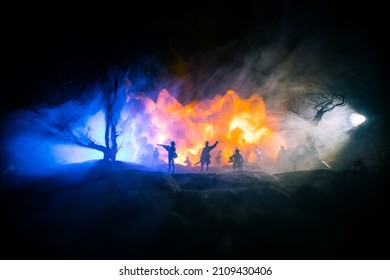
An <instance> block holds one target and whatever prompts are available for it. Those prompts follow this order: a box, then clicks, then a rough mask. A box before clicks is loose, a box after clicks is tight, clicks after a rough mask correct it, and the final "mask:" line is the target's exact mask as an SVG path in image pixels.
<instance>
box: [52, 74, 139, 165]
mask: <svg viewBox="0 0 390 280" xmlns="http://www.w3.org/2000/svg"><path fill="white" fill-rule="evenodd" d="M117 91H118V79H115V81H114V89H113V90H105V93H104V94H105V108H104V109H105V110H104V112H105V124H104V125H105V133H104V145H102V144H98V143H97V142H96V140H95V139H93V137H92V136H91V133H90V131H91V129H90V128H87V129H86V130H74V129H72V128H71V123H69V122H65V123H64V122H62V121H61V120H57V121H56V123H55V124H54V126H55V127H54V129H51V131H52V133H53V131H61V133H60V135H56V136H58V137H60V138H61V139H62V140H65V142H69V143H73V144H76V145H78V146H80V147H84V148H89V149H94V150H98V151H100V152H102V153H103V160H106V161H111V162H114V161H116V155H117V153H118V151H119V149H120V145H118V143H117V138H118V136H119V135H121V133H122V132H123V131H124V126H125V124H126V123H127V122H129V121H130V120H131V119H132V118H133V117H134V116H131V117H128V118H127V119H126V120H125V121H124V122H122V123H121V124H120V126H119V124H118V117H117V114H118V112H117V110H118V107H116V106H115V104H116V102H117ZM118 128H120V129H118ZM56 134H57V133H56Z"/></svg>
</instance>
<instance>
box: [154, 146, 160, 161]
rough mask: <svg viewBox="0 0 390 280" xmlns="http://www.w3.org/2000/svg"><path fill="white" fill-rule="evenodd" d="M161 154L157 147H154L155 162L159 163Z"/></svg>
mask: <svg viewBox="0 0 390 280" xmlns="http://www.w3.org/2000/svg"><path fill="white" fill-rule="evenodd" d="M159 155H160V153H159V152H158V149H157V147H156V148H154V151H153V164H157V163H158V157H159Z"/></svg>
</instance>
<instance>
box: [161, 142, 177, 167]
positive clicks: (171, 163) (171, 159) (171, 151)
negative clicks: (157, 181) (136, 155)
mask: <svg viewBox="0 0 390 280" xmlns="http://www.w3.org/2000/svg"><path fill="white" fill-rule="evenodd" d="M157 146H161V147H163V148H164V149H165V150H167V151H168V173H175V158H177V153H176V143H175V141H171V145H170V146H168V145H163V144H157Z"/></svg>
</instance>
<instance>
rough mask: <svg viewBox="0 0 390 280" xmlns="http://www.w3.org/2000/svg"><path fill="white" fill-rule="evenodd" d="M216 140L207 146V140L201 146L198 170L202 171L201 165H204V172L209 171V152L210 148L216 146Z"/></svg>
mask: <svg viewBox="0 0 390 280" xmlns="http://www.w3.org/2000/svg"><path fill="white" fill-rule="evenodd" d="M217 145H218V141H216V142H215V143H214V144H213V145H211V146H209V141H206V142H205V146H204V147H203V150H202V154H201V155H200V161H199V162H200V172H201V173H203V167H204V165H206V173H207V172H208V171H209V165H210V163H211V156H210V152H211V150H212V149H214V148H215V147H217Z"/></svg>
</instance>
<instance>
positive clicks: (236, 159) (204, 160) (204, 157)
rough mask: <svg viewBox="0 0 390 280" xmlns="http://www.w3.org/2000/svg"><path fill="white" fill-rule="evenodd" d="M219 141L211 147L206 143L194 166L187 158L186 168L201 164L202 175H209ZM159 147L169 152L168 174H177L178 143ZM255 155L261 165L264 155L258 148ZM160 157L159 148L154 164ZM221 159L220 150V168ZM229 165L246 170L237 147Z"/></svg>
mask: <svg viewBox="0 0 390 280" xmlns="http://www.w3.org/2000/svg"><path fill="white" fill-rule="evenodd" d="M218 143H219V142H218V141H216V142H215V143H214V144H212V145H210V143H209V141H206V142H205V146H204V147H203V149H202V152H201V155H200V160H199V161H198V162H197V163H195V164H192V163H191V161H190V160H189V158H188V157H187V158H186V161H185V162H184V163H185V164H186V166H188V167H192V166H195V165H198V164H200V172H201V173H208V171H209V166H210V164H211V154H210V153H211V151H212V150H213V149H215V148H216V147H217V145H218ZM157 146H161V147H163V148H164V149H165V150H166V151H167V152H168V173H175V158H177V153H176V143H175V141H171V143H170V145H163V144H157ZM255 153H256V158H257V161H256V162H257V164H258V165H259V164H260V162H261V161H262V159H263V154H262V152H261V150H260V148H259V147H258V146H257V147H256V148H255ZM158 157H159V152H158V149H157V147H156V148H155V149H154V152H153V163H154V164H156V163H157V162H158ZM221 159H222V151H221V150H219V151H218V153H217V155H216V157H215V160H216V163H217V165H218V166H219V165H220V164H221ZM228 162H229V163H231V164H232V167H233V169H234V170H236V169H237V170H243V169H245V168H244V162H245V161H244V157H243V156H242V154H241V153H240V150H239V149H238V148H237V147H236V148H235V151H234V154H233V155H231V156H230V157H229V161H228Z"/></svg>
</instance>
